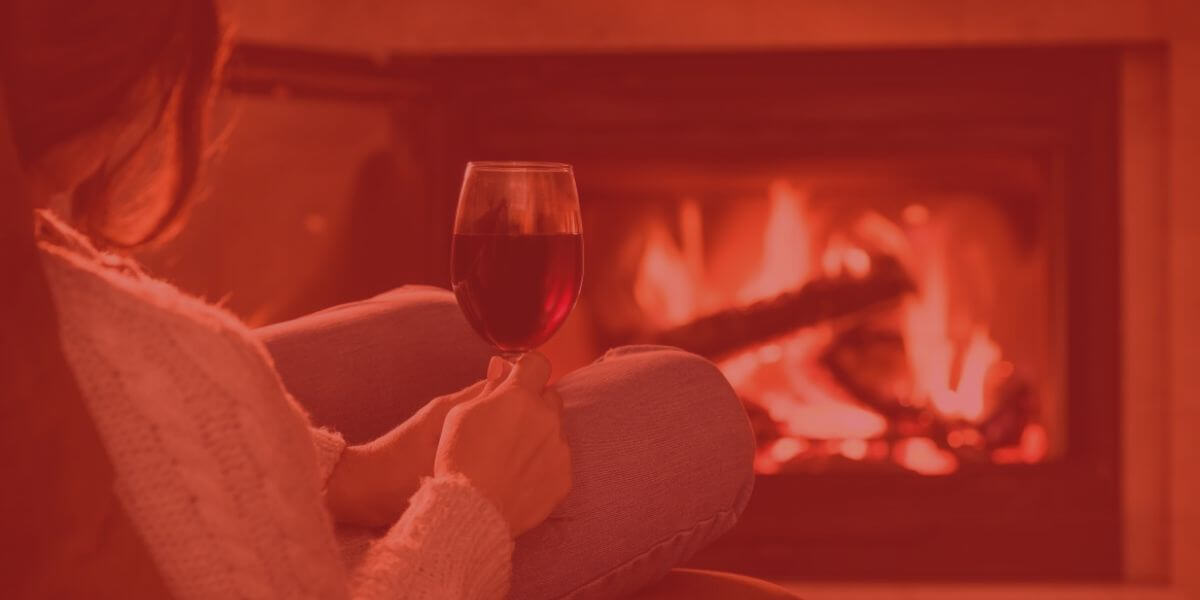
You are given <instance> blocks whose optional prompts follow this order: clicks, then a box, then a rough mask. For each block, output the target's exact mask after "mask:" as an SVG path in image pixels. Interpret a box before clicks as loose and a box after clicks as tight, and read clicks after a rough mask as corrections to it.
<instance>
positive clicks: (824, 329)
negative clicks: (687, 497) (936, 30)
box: [232, 46, 1121, 581]
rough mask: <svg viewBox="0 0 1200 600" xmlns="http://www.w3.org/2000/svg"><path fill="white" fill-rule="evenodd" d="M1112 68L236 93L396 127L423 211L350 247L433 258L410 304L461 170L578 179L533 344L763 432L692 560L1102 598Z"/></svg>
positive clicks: (1111, 519) (971, 65)
mask: <svg viewBox="0 0 1200 600" xmlns="http://www.w3.org/2000/svg"><path fill="white" fill-rule="evenodd" d="M1120 51H1121V49H1120V48H1115V47H1105V46H1088V47H1055V48H1049V47H1045V48H986V49H985V48H945V49H929V50H887V51H882V50H881V51H828V52H729V53H686V52H685V53H669V54H667V53H629V54H594V55H589V54H564V55H534V54H525V55H508V56H504V55H487V56H459V55H445V56H395V57H392V58H391V59H390V60H388V61H386V62H385V63H382V64H381V63H379V62H377V61H367V60H357V59H350V58H345V57H342V58H338V57H330V56H327V55H314V54H309V53H305V52H299V51H289V50H281V49H273V48H264V47H253V46H246V47H242V48H240V49H239V52H238V54H237V55H236V56H235V57H234V62H233V65H234V68H233V72H234V73H235V78H234V81H233V84H232V86H233V87H234V89H237V90H241V91H243V92H248V93H263V92H266V93H275V92H277V91H278V90H280V89H284V90H286V91H287V93H289V94H291V95H295V96H306V95H308V96H317V97H322V96H336V97H339V98H343V99H346V98H349V99H352V100H354V101H368V102H376V103H378V102H383V103H386V104H387V105H388V106H390V107H391V109H392V114H393V118H394V127H395V133H396V135H395V141H394V144H395V146H396V148H394V149H393V153H394V155H395V156H397V157H401V159H402V162H403V168H402V171H403V173H405V176H406V184H405V188H404V189H405V190H408V192H406V193H408V194H409V195H410V196H412V198H411V199H410V200H409V201H410V203H412V204H415V205H419V206H420V207H422V208H421V210H420V211H417V212H418V213H420V214H426V215H428V218H427V219H425V220H411V219H410V220H407V222H406V223H403V224H401V223H396V222H386V223H379V224H378V229H377V231H375V232H374V233H371V232H370V231H366V230H364V231H360V232H358V235H359V236H361V237H362V238H364V239H360V240H350V241H348V243H351V242H353V243H361V244H374V245H372V246H371V247H372V248H374V249H376V250H378V249H379V248H382V247H385V246H386V244H383V245H382V246H381V245H380V244H382V243H383V242H381V240H383V241H386V240H389V239H399V238H403V239H404V240H407V241H406V242H405V243H406V244H407V243H410V242H411V244H410V245H414V246H418V247H422V248H428V249H430V250H429V251H428V256H427V257H426V260H425V268H424V269H423V270H421V273H422V276H421V277H419V278H416V279H413V278H409V280H407V281H404V282H405V283H413V282H424V283H432V284H435V285H445V284H446V282H447V281H448V278H449V275H448V272H447V264H446V257H448V256H449V237H448V236H449V232H450V223H451V220H452V216H453V210H454V204H455V198H456V195H457V186H458V185H459V182H460V181H461V175H462V173H461V171H462V166H463V165H464V164H465V163H466V162H467V161H469V160H480V159H488V160H553V161H562V162H569V163H572V164H573V165H574V166H575V170H576V175H577V180H578V184H579V189H580V197H581V202H582V206H583V211H584V218H583V221H584V237H585V243H586V246H587V252H586V261H587V262H586V265H585V271H586V275H585V281H584V290H583V294H582V296H581V299H580V302H579V305H578V306H577V308H576V310H575V311H574V312H573V313H572V316H571V317H570V319H569V320H568V321H567V323H566V325H565V326H564V328H563V329H562V331H560V333H559V334H558V335H557V336H556V337H555V338H554V339H553V340H552V341H551V343H550V344H549V345H548V346H547V347H546V348H544V349H543V350H544V351H545V352H546V353H547V354H549V355H550V356H551V358H552V361H553V362H554V364H555V365H556V369H559V370H560V371H565V370H569V369H571V368H573V367H576V366H581V365H583V364H586V363H587V362H589V361H591V360H593V359H594V358H595V357H596V356H598V355H599V354H600V353H602V352H603V351H604V349H606V348H608V347H611V346H614V345H619V344H628V343H665V344H670V345H675V346H680V347H682V348H684V349H686V350H689V351H691V352H695V353H698V354H701V355H703V356H705V357H707V358H710V359H712V360H713V361H714V362H716V363H717V365H718V366H719V367H720V369H721V370H722V372H723V373H724V374H725V375H726V377H727V378H728V379H729V381H730V383H731V385H732V386H733V388H734V390H735V391H736V392H737V393H738V395H739V397H740V398H741V399H742V401H743V402H744V404H745V406H746V408H747V412H748V414H749V416H750V420H751V423H752V426H753V428H754V431H755V435H756V438H757V444H758V450H757V456H756V461H755V469H756V472H757V473H758V478H757V483H756V490H755V493H754V496H753V498H752V500H751V503H750V506H749V507H748V508H747V510H746V512H745V514H744V515H743V517H742V520H741V522H740V523H739V525H738V526H737V527H736V528H735V529H734V530H733V531H732V532H730V533H729V534H728V535H726V536H725V537H724V538H722V539H721V540H719V541H718V542H717V543H716V544H715V545H714V546H712V547H710V548H708V549H706V550H704V551H703V552H702V553H701V554H700V555H699V556H698V557H696V559H695V561H694V564H695V565H696V566H702V567H713V568H722V569H730V570H734V571H738V572H743V573H749V574H755V575H764V576H775V577H786V578H790V579H847V578H849V579H856V580H862V579H879V580H897V579H917V580H921V579H926V580H929V579H938V580H948V579H949V580H953V579H963V580H966V579H971V580H979V579H996V580H1029V579H1044V580H1060V581H1061V580H1067V579H1084V580H1098V579H1116V578H1117V577H1119V575H1120V565H1121V550H1120V548H1121V531H1120V506H1119V504H1118V497H1119V475H1118V469H1117V456H1118V452H1117V451H1118V447H1119V440H1118V439H1117V431H1118V428H1117V419H1118V416H1119V415H1118V411H1117V397H1118V390H1119V381H1118V380H1117V377H1118V375H1117V373H1118V371H1119V369H1118V368H1117V365H1118V358H1119V357H1118V337H1117V334H1118V331H1119V323H1118V318H1117V315H1118V305H1117V298H1118V293H1117V289H1118V287H1117V286H1118V282H1117V280H1116V273H1117V271H1118V270H1117V268H1116V265H1117V262H1118V258H1117V248H1118V242H1119V240H1118V239H1117V231H1118V223H1117V184H1118V175H1117V173H1116V164H1117V161H1116V148H1117V141H1118V140H1117V134H1116V122H1117V114H1118V110H1119V106H1118V103H1117V85H1116V78H1117V75H1116V72H1117V62H1118V58H1119V55H1120ZM322 74H336V77H323V76H322ZM326 81H336V82H337V84H336V86H334V85H327V84H326V83H322V82H326ZM397 227H399V228H400V230H397ZM365 238H372V239H371V240H367V239H365ZM376 238H377V239H376ZM414 240H415V241H414ZM418 242H419V243H418ZM396 283H400V282H396ZM630 418H631V419H636V418H637V416H636V415H630Z"/></svg>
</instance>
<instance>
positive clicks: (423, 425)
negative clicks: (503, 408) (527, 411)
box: [325, 381, 487, 527]
mask: <svg viewBox="0 0 1200 600" xmlns="http://www.w3.org/2000/svg"><path fill="white" fill-rule="evenodd" d="M486 384H487V381H480V382H478V383H476V384H474V385H471V386H469V387H467V388H464V389H462V390H460V391H458V392H455V393H453V394H449V395H446V396H441V397H438V398H435V399H433V401H431V402H429V403H428V404H426V405H425V406H424V407H423V408H421V410H420V411H418V412H417V414H415V415H413V416H412V417H410V418H409V419H408V420H407V421H405V422H403V423H401V424H400V425H399V426H397V427H396V428H395V429H393V430H391V431H389V432H388V433H386V434H384V435H383V436H381V437H378V438H376V439H374V440H372V441H370V442H368V443H366V444H362V445H358V446H350V447H348V448H346V449H345V451H343V453H342V457H341V459H340V460H338V463H337V466H335V467H334V469H333V473H332V474H331V475H330V476H329V482H328V485H327V486H326V489H325V504H326V506H327V507H328V508H329V512H330V513H332V514H333V517H334V520H336V521H338V522H340V523H352V524H355V525H366V526H372V527H381V526H386V525H390V524H392V523H394V522H395V521H396V519H398V518H399V517H400V513H402V512H404V509H405V507H406V506H407V505H408V499H409V497H411V496H412V495H413V493H414V492H416V491H417V488H418V487H419V486H420V485H421V478H422V477H428V476H430V475H432V474H433V459H434V456H435V455H436V453H437V449H438V440H439V439H440V438H441V434H442V422H443V421H445V419H446V413H448V412H449V411H450V409H452V408H454V407H455V406H458V405H459V404H462V403H463V402H467V401H469V400H473V399H474V398H476V397H477V396H478V395H479V393H480V392H481V391H483V389H484V386H485V385H486Z"/></svg>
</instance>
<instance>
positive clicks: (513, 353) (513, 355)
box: [500, 350, 525, 365]
mask: <svg viewBox="0 0 1200 600" xmlns="http://www.w3.org/2000/svg"><path fill="white" fill-rule="evenodd" d="M500 356H501V358H503V359H504V360H507V361H508V362H509V364H513V365H515V364H517V361H518V360H521V357H522V356H525V350H501V351H500Z"/></svg>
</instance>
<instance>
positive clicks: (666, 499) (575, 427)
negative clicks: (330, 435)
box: [259, 287, 754, 600]
mask: <svg viewBox="0 0 1200 600" xmlns="http://www.w3.org/2000/svg"><path fill="white" fill-rule="evenodd" d="M259 332H260V335H261V339H262V340H263V342H264V343H265V344H266V346H267V349H268V350H269V352H270V353H271V355H272V357H273V359H274V361H275V364H276V368H277V369H278V371H279V373H280V376H281V377H282V379H283V382H284V385H285V386H286V387H287V388H288V390H289V391H290V392H291V393H292V394H293V395H294V396H295V397H296V399H297V400H298V401H299V402H300V403H301V404H303V405H304V406H305V407H306V408H307V409H308V410H309V412H310V415H311V416H312V418H313V420H314V421H315V422H316V423H317V424H319V425H324V426H327V427H330V428H333V429H336V430H338V431H340V432H341V433H342V434H343V435H344V436H345V438H346V440H347V441H348V442H350V443H356V442H362V441H366V440H369V439H372V438H374V437H376V436H378V435H380V434H382V433H384V432H386V431H388V430H390V429H391V428H392V427H394V426H395V425H396V424H398V423H400V422H402V421H403V420H404V419H406V418H408V417H409V416H410V415H412V414H413V413H414V412H416V411H417V410H418V409H419V408H420V407H421V406H422V405H423V404H424V403H425V402H426V401H428V400H429V399H431V398H433V397H435V396H439V395H442V394H446V393H448V392H452V391H455V390H458V389H461V388H463V387H465V386H467V385H469V384H471V383H473V382H475V381H478V380H479V379H481V378H483V375H484V371H485V368H486V365H487V361H488V358H489V357H490V355H491V354H492V350H491V348H490V347H488V346H487V345H486V344H484V343H483V342H482V341H481V340H480V339H479V337H478V336H477V335H476V334H475V333H474V331H472V330H471V328H470V326H469V325H468V324H467V323H466V321H465V320H464V319H463V317H462V315H461V313H460V312H459V309H458V306H457V304H456V303H455V301H454V297H453V295H452V294H450V293H449V292H448V291H446V290H441V289H437V288H428V287H404V288H399V289H397V290H394V291H391V292H388V293H385V294H382V295H380V296H377V297H374V298H371V299H369V300H365V301H362V302H355V303H351V304H346V305H342V306H337V307H334V308H331V309H328V310H325V311H322V312H319V313H315V314H312V315H308V316H306V317H301V318H299V319H296V320H293V321H288V322H285V323H280V324H276V325H272V326H269V327H265V328H263V329H261V330H259ZM555 385H556V388H557V389H558V391H559V393H560V394H561V396H562V398H563V407H564V410H563V421H564V427H565V431H566V435H567V440H568V443H569V445H570V448H571V459H572V471H573V473H572V482H573V485H572V489H571V492H570V494H569V495H568V497H567V499H566V500H565V501H564V502H563V503H562V504H561V505H560V506H559V507H558V509H556V511H555V513H554V514H553V515H551V518H550V519H548V520H547V521H546V522H545V523H543V524H542V525H540V526H538V527H537V528H535V529H533V530H531V531H529V532H528V533H526V534H524V535H522V536H521V537H520V538H519V539H518V540H517V543H516V550H515V553H514V555H513V580H512V592H511V597H512V598H515V599H519V600H523V599H531V600H537V599H547V598H564V597H565V598H613V597H621V596H624V595H626V594H629V593H631V592H633V591H634V590H637V589H638V588H640V587H642V586H644V585H646V584H648V583H650V582H653V581H655V580H657V579H659V578H661V577H662V576H663V575H664V574H666V573H667V571H669V570H670V569H671V568H672V567H674V566H676V565H679V564H680V563H682V562H683V561H685V560H687V559H688V558H689V557H690V556H691V555H692V554H694V553H695V552H696V551H697V550H699V549H700V548H702V547H704V546H705V545H706V544H708V543H709V542H711V541H712V540H714V539H715V538H717V537H718V536H720V535H721V534H722V533H724V532H725V531H727V530H729V528H731V527H732V526H733V524H734V523H735V522H736V520H737V517H738V515H739V514H740V513H741V511H742V509H743V508H744V507H745V506H746V502H747V501H748V500H749V498H750V492H751V489H752V487H753V481H754V476H753V471H752V462H753V453H754V440H753V436H752V433H751V431H750V426H749V423H748V421H747V418H746V415H745V413H744V412H743V410H742V407H741V404H740V403H739V401H738V399H737V397H736V396H735V395H734V392H733V390H732V389H731V388H730V386H729V383H728V382H727V381H726V380H725V378H724V377H723V376H722V375H721V373H720V371H718V370H717V368H716V367H715V366H714V365H713V364H712V363H710V362H708V361H706V360H704V359H702V358H700V357H698V356H695V355H692V354H688V353H686V352H683V351H681V350H677V349H673V348H666V347H658V346H630V347H623V348H617V349H614V350H611V351H609V352H608V353H607V354H605V355H604V357H603V358H601V359H599V360H598V361H596V362H595V363H593V364H592V365H589V366H587V367H584V368H582V369H579V370H576V371H573V372H571V373H568V374H566V375H565V376H563V377H562V378H561V379H560V380H559V381H558V383H557V384H555Z"/></svg>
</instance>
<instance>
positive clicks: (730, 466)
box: [511, 346, 754, 600]
mask: <svg viewBox="0 0 1200 600" xmlns="http://www.w3.org/2000/svg"><path fill="white" fill-rule="evenodd" d="M558 390H559V392H560V393H561V395H562V397H563V407H564V412H563V418H564V425H565V427H566V432H567V440H568V442H569V444H570V447H571V460H572V469H573V474H572V475H573V480H572V489H571V492H570V494H569V495H568V497H567V499H566V500H565V501H564V502H563V504H562V505H561V506H560V507H559V508H558V510H556V511H555V514H554V515H552V516H551V518H550V520H548V521H547V522H546V523H544V524H542V525H541V526H539V527H537V528H535V529H534V530H532V531H530V532H529V533H526V534H525V535H524V536H522V537H521V538H520V539H518V540H517V548H516V553H515V555H514V557H513V588H512V594H511V598H513V599H514V600H541V599H545V598H561V597H570V598H617V597H621V596H622V595H625V594H628V593H630V592H632V591H634V590H636V589H637V588H639V587H641V586H643V585H645V584H647V583H649V582H652V581H654V580H656V579H658V578H660V577H662V576H663V575H664V574H666V573H667V571H668V570H670V569H671V567H673V566H676V565H678V564H680V563H682V562H683V561H685V560H687V559H688V558H689V557H690V556H691V555H693V554H694V553H695V552H696V551H697V550H699V549H700V548H703V547H704V546H705V545H707V544H708V543H709V542H711V541H712V540H714V539H716V538H717V537H718V536H719V535H721V534H722V533H724V532H725V531H727V530H729V529H730V528H731V527H732V526H733V525H734V523H735V522H736V521H737V517H738V515H740V514H741V511H742V509H743V508H745V506H746V502H747V501H749V499H750V492H751V490H752V488H753V485H754V473H753V457H754V438H753V434H752V433H751V430H750V425H749V422H748V420H747V418H746V414H745V412H744V411H743V410H742V406H741V404H740V402H739V401H738V399H737V397H736V396H735V395H734V392H733V390H732V389H731V388H730V386H729V383H728V382H727V381H726V380H725V378H724V377H723V376H722V375H721V372H720V371H718V370H717V368H716V367H715V366H714V365H713V364H712V363H710V362H708V361H707V360H704V359H702V358H700V357H698V356H695V355H693V354H688V353H686V352H683V351H681V350H676V349H673V348H664V347H654V346H636V347H627V348H618V349H615V350H612V351H610V352H609V353H608V354H606V355H605V357H604V358H603V359H601V360H600V361H598V362H596V363H594V364H592V365H590V366H588V367H585V368H583V369H579V370H577V371H574V372H572V373H569V374H568V375H567V376H565V377H564V378H563V379H562V381H560V382H559V383H558Z"/></svg>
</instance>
